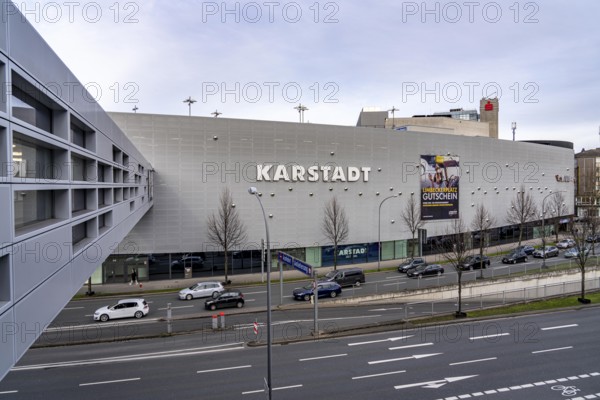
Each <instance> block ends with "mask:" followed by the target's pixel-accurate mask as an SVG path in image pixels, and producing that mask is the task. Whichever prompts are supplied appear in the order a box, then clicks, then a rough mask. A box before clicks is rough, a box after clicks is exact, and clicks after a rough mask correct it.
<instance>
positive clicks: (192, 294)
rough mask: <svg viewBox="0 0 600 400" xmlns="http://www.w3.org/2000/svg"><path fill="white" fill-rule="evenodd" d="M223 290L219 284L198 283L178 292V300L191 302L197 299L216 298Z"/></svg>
mask: <svg viewBox="0 0 600 400" xmlns="http://www.w3.org/2000/svg"><path fill="white" fill-rule="evenodd" d="M224 290H225V288H224V287H223V285H221V283H219V282H198V283H196V284H195V285H192V286H190V287H189V288H187V289H183V290H181V291H180V292H179V299H180V300H192V299H196V298H198V297H210V296H212V298H213V299H214V298H216V297H217V296H218V295H219V293H221V292H223V291H224Z"/></svg>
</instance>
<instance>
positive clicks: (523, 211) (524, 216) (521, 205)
mask: <svg viewBox="0 0 600 400" xmlns="http://www.w3.org/2000/svg"><path fill="white" fill-rule="evenodd" d="M536 214H537V207H536V205H535V201H534V199H533V196H532V195H531V193H529V192H526V191H525V186H521V188H520V189H519V191H518V192H517V195H516V197H515V198H514V199H512V200H511V202H510V208H509V209H508V211H507V213H506V221H507V222H508V223H509V224H512V225H519V246H520V245H521V241H522V240H523V229H524V228H525V227H526V226H527V223H528V222H529V221H532V220H533V219H535V217H536Z"/></svg>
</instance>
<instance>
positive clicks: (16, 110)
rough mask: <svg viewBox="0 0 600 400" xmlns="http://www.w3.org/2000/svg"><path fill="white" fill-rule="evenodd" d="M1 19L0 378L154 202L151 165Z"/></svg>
mask: <svg viewBox="0 0 600 400" xmlns="http://www.w3.org/2000/svg"><path fill="white" fill-rule="evenodd" d="M11 5H12V3H6V4H3V7H2V15H1V21H0V83H1V85H2V88H3V89H4V90H3V91H2V93H1V94H0V166H1V168H0V221H2V222H1V223H0V329H1V332H2V340H1V341H0V379H1V378H2V377H4V375H5V374H6V373H7V372H8V370H9V369H10V368H11V367H12V366H13V365H14V364H15V363H16V362H17V361H18V360H19V358H20V357H21V356H23V354H24V353H25V351H26V350H27V349H28V348H29V346H30V345H31V344H32V343H33V342H34V341H35V340H36V339H37V337H38V336H39V335H40V334H41V332H42V330H43V329H44V328H45V327H46V326H47V325H48V324H49V323H50V322H51V321H52V320H53V319H54V317H55V316H56V315H57V314H58V313H59V312H60V310H61V309H62V308H63V307H64V305H65V304H66V303H67V302H68V301H69V300H70V299H71V298H72V296H73V295H74V294H75V293H77V291H78V290H79V289H80V288H81V286H82V284H84V282H85V281H86V280H87V279H88V278H89V277H90V275H91V274H92V273H93V272H94V271H95V270H96V269H97V267H98V266H99V265H101V264H102V262H103V260H104V259H106V257H108V256H109V255H110V254H111V253H112V251H113V250H114V249H115V248H116V247H117V245H118V243H119V242H120V241H121V240H122V239H123V238H124V237H125V235H126V234H127V233H128V232H129V231H130V230H131V228H132V227H133V226H135V224H136V223H137V222H138V221H139V219H140V218H141V217H142V216H143V215H144V213H146V212H147V211H148V210H149V209H150V208H151V206H152V203H153V201H152V174H153V172H152V166H151V165H150V163H149V162H148V161H147V160H146V158H144V156H143V155H142V154H141V153H140V152H139V151H138V150H137V149H136V148H135V146H134V145H133V144H132V143H131V141H130V140H129V139H128V138H127V137H126V136H125V135H124V134H123V132H122V131H121V130H120V129H119V128H118V127H117V126H116V125H115V123H114V122H113V121H112V120H111V119H110V118H109V117H108V116H107V114H106V113H105V112H104V111H103V110H102V108H101V107H100V106H99V105H98V104H97V103H96V101H94V99H93V97H92V95H90V93H88V92H87V91H85V89H84V84H82V83H81V82H79V81H78V80H77V78H76V77H75V76H73V74H72V73H71V72H70V71H69V69H68V68H67V67H66V66H65V65H64V63H63V62H62V61H61V60H60V59H59V58H58V56H57V55H56V54H55V53H54V52H53V51H52V49H51V48H50V47H49V46H48V45H47V44H46V42H45V41H44V40H43V39H42V38H41V37H40V35H39V34H38V33H37V32H36V31H35V30H34V29H33V27H32V26H31V25H30V24H29V23H28V22H27V21H26V20H25V18H24V17H23V16H22V15H21V14H19V13H18V11H17V10H16V8H14V7H10V6H11Z"/></svg>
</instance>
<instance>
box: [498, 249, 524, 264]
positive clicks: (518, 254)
mask: <svg viewBox="0 0 600 400" xmlns="http://www.w3.org/2000/svg"><path fill="white" fill-rule="evenodd" d="M526 261H527V254H526V253H525V252H524V251H512V252H511V253H510V254H507V255H505V256H504V257H502V262H503V263H504V264H515V263H518V262H526Z"/></svg>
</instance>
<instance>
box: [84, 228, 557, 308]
mask: <svg viewBox="0 0 600 400" xmlns="http://www.w3.org/2000/svg"><path fill="white" fill-rule="evenodd" d="M561 237H562V235H561ZM551 239H552V238H548V239H547V241H548V242H551V241H552V240H551ZM522 244H523V245H524V244H529V245H532V246H536V245H540V239H531V240H524V241H523V242H522ZM516 246H517V243H516V242H515V243H508V244H503V245H498V246H490V247H488V248H485V249H484V252H485V254H495V253H499V252H503V251H508V250H510V249H512V248H514V247H516ZM472 252H473V253H474V254H475V253H478V249H473V251H472ZM425 259H426V260H427V262H428V263H443V262H444V259H443V257H442V256H441V254H434V255H430V256H426V257H425ZM402 261H403V260H402V259H396V260H386V261H381V268H382V269H385V268H392V267H396V266H397V265H399V264H400V263H401V262H402ZM276 267H277V266H276V265H273V269H272V270H271V282H275V281H278V280H279V271H277V270H276ZM350 267H356V268H362V269H364V270H365V271H375V270H377V262H370V263H364V264H349V265H344V266H338V269H342V268H350ZM332 269H333V267H322V268H319V269H318V272H319V275H324V274H326V273H327V272H329V271H331V270H332ZM261 275H262V274H261V273H260V272H257V273H253V274H240V275H230V276H229V279H230V280H231V281H232V286H234V287H238V286H245V285H252V284H256V285H259V284H261V283H262V279H263V278H262V276H261ZM223 279H224V277H223V276H222V275H217V276H215V277H210V278H209V277H196V278H190V279H171V280H156V281H145V282H140V284H141V285H131V286H130V285H129V284H128V283H111V284H103V285H92V291H94V293H95V296H98V295H109V294H115V295H127V296H137V295H141V294H144V293H147V292H152V291H157V290H172V291H173V292H176V291H179V290H181V289H183V288H186V287H190V286H191V285H193V284H194V283H196V282H198V281H210V280H218V281H222V280H223ZM264 279H265V280H266V273H265V274H264ZM283 279H284V281H287V280H292V279H296V280H302V279H303V280H306V281H308V280H309V278H308V277H307V276H306V275H304V274H302V273H301V272H299V271H295V270H286V271H284V272H283ZM86 292H87V285H84V286H82V287H81V289H79V291H78V293H77V295H81V296H85V294H86ZM93 297H94V296H92V297H91V298H93Z"/></svg>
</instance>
